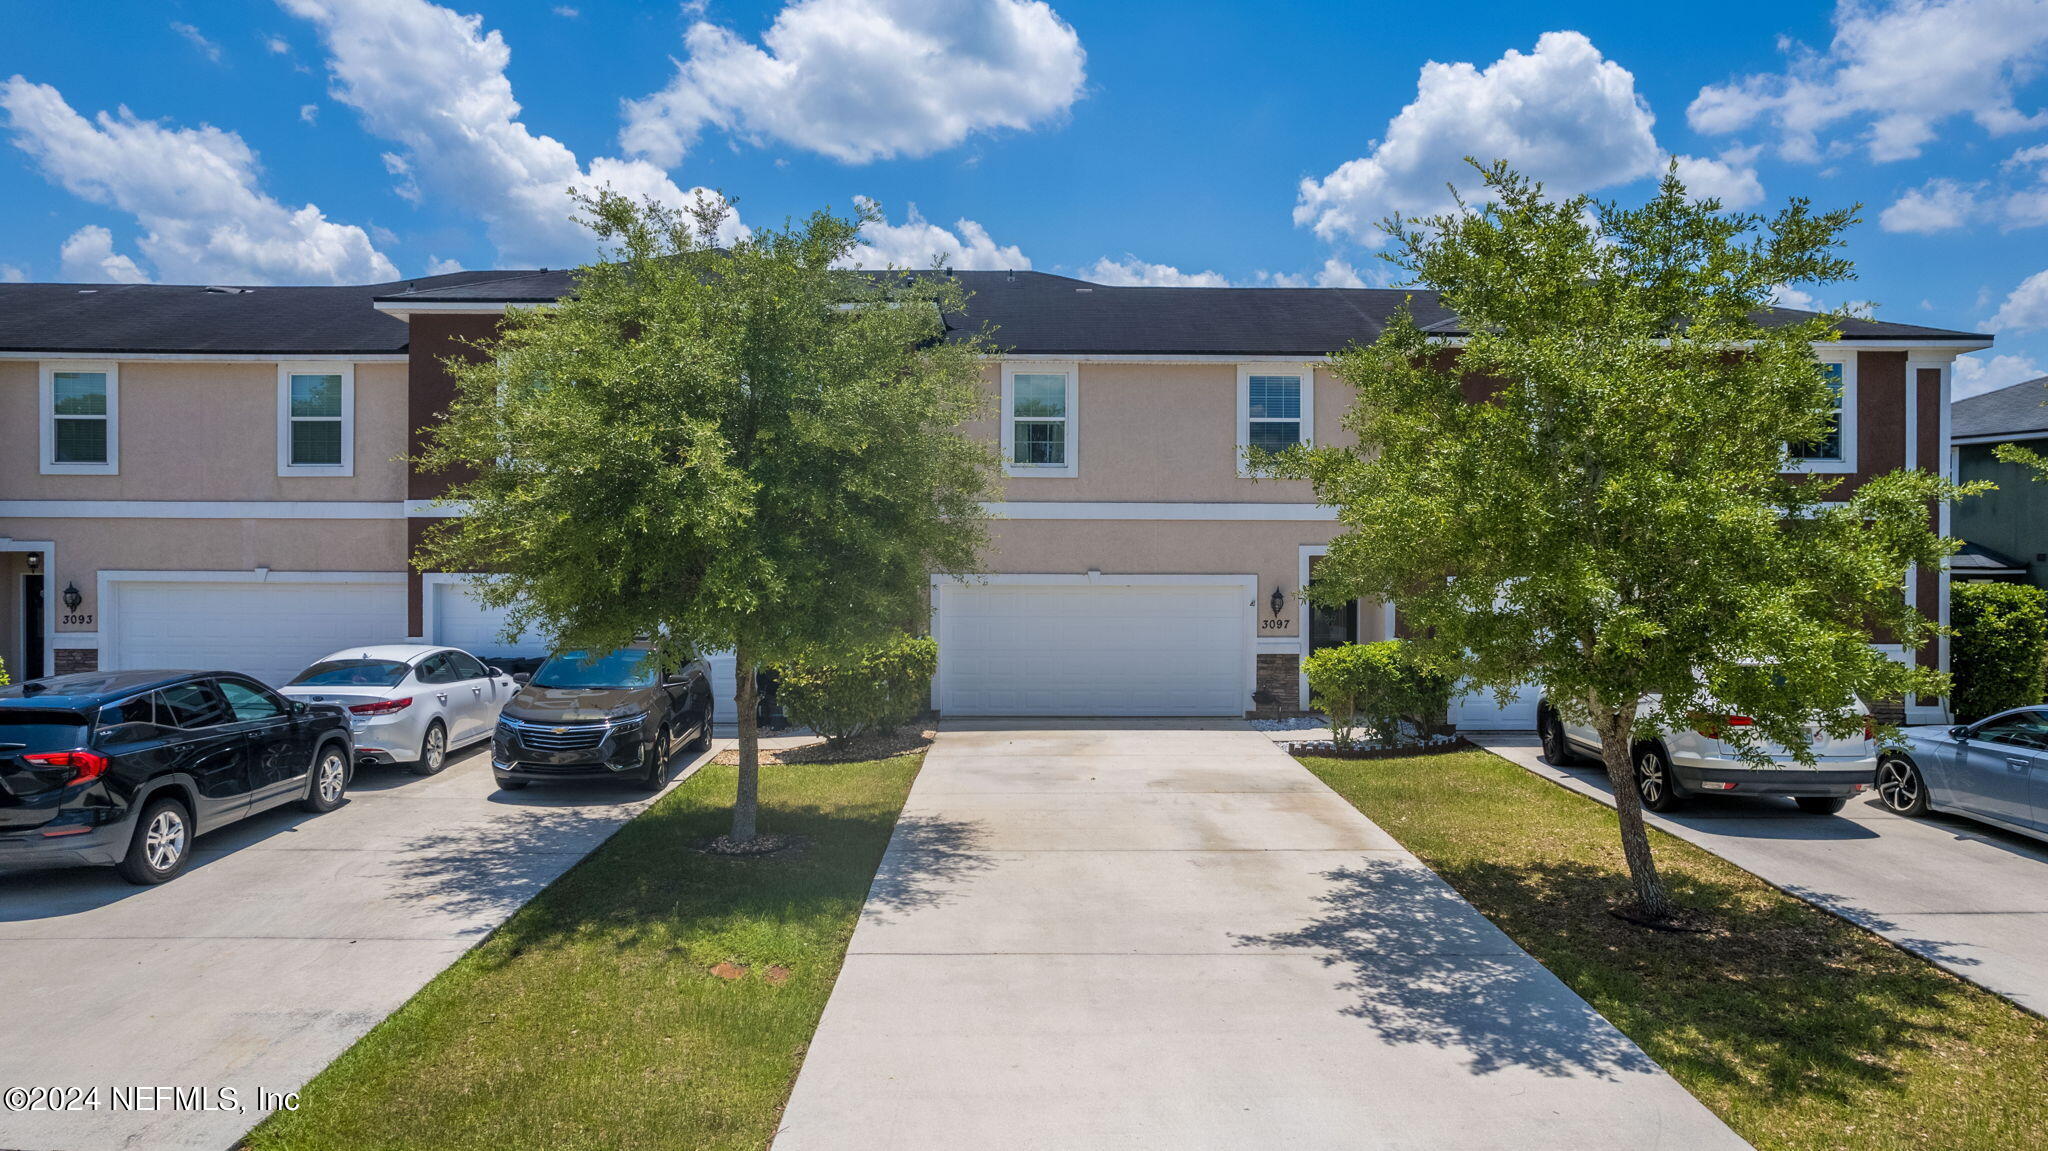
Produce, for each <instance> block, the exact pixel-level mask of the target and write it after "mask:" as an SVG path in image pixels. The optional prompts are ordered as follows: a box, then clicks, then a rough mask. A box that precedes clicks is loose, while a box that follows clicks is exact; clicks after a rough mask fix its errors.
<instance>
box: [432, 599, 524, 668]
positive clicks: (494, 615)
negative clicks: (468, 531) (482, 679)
mask: <svg viewBox="0 0 2048 1151" xmlns="http://www.w3.org/2000/svg"><path fill="white" fill-rule="evenodd" d="M427 594H428V595H429V596H430V597H432V600H433V619H434V622H433V635H432V642H434V643H445V644H447V645H448V646H449V647H459V648H461V649H462V650H464V651H466V652H469V653H470V654H472V655H475V656H477V657H479V658H481V659H483V660H485V661H486V662H488V661H490V660H493V659H499V658H503V657H506V656H544V655H546V654H548V645H547V644H546V643H545V642H544V641H543V640H542V639H541V637H540V636H539V635H536V634H534V633H532V632H525V633H522V634H520V635H518V636H516V637H514V638H512V639H510V640H507V639H504V638H502V637H503V635H504V632H505V615H506V612H505V609H503V608H493V607H485V606H484V605H483V604H481V603H478V602H477V601H476V598H475V597H473V596H471V595H470V594H469V585H468V584H466V583H431V584H428V585H427Z"/></svg>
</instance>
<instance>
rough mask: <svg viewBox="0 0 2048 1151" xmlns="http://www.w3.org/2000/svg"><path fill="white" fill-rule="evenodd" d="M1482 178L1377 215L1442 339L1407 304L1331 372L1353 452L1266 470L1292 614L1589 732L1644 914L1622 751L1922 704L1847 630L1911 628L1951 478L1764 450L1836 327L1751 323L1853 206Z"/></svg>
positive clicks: (1806, 271) (1746, 738)
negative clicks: (1397, 636) (1759, 204)
mask: <svg viewBox="0 0 2048 1151" xmlns="http://www.w3.org/2000/svg"><path fill="white" fill-rule="evenodd" d="M1475 167H1476V165H1475ZM1479 171H1480V174H1481V176H1482V177H1483V180H1484V183H1485V188H1486V191H1487V203H1486V204H1485V205H1483V206H1479V207H1472V206H1469V205H1467V204H1465V203H1463V202H1462V201H1461V202H1460V204H1459V207H1458V209H1457V210H1456V211H1454V212H1453V213H1450V214H1447V215H1444V216H1440V217H1436V218H1433V219H1429V220H1407V221H1400V220H1396V221H1390V222H1389V224H1388V227H1389V229H1390V231H1391V234H1392V236H1393V238H1394V245H1393V251H1392V252H1390V254H1389V257H1388V258H1389V259H1390V260H1391V261H1392V262H1393V263H1394V264H1395V265H1396V266H1397V267H1399V268H1401V269H1402V270H1403V271H1405V272H1406V273H1407V274H1408V275H1409V277H1411V279H1412V282H1413V283H1414V284H1415V285H1417V286H1418V287H1422V288H1428V289H1434V290H1436V291H1437V292H1439V293H1441V299H1442V303H1443V306H1444V307H1445V308H1446V309H1448V310H1449V311H1450V312H1451V313H1453V314H1455V315H1456V316H1457V317H1458V318H1459V320H1460V321H1461V323H1460V324H1459V329H1460V330H1461V331H1462V332H1464V333H1466V334H1465V335H1464V336H1463V337H1462V339H1461V340H1460V341H1459V342H1458V343H1456V344H1449V343H1447V342H1446V341H1445V340H1444V339H1443V337H1442V336H1441V335H1440V334H1436V333H1432V332H1431V331H1429V330H1426V329H1425V328H1423V327H1421V326H1419V325H1418V324H1417V322H1416V321H1415V320H1414V318H1413V317H1412V316H1411V315H1409V314H1407V312H1405V311H1404V313H1403V314H1402V315H1400V316H1399V317H1397V318H1396V319H1395V321H1394V322H1392V323H1391V324H1389V325H1388V327H1387V329H1386V331H1385V332H1384V333H1383V334H1382V335H1381V337H1380V338H1379V339H1378V340H1377V341H1375V342H1374V343H1373V344H1372V345H1370V346H1353V347H1351V348H1348V349H1345V350H1344V351H1343V352H1341V353H1339V354H1338V355H1337V356H1336V357H1335V358H1334V367H1335V370H1336V372H1337V374H1338V375H1339V376H1341V377H1342V378H1344V379H1345V380H1347V381H1348V382H1349V383H1350V384H1351V385H1352V386H1353V387H1354V388H1355V389H1356V390H1357V401H1356V404H1355V406H1354V407H1353V408H1352V410H1351V411H1350V413H1349V414H1348V415H1347V417H1346V419H1345V426H1346V427H1347V428H1349V429H1350V430H1351V431H1352V432H1354V433H1356V435H1357V439H1358V445H1357V446H1356V447H1355V448H1353V447H1318V448H1313V449H1306V450H1301V449H1297V450H1296V451H1295V452H1293V453H1291V454H1290V455H1289V456H1287V457H1283V458H1282V459H1281V460H1279V461H1278V462H1277V463H1278V466H1279V468H1280V470H1281V472H1282V473H1283V474H1287V475H1293V476H1297V477H1303V478H1307V479H1309V480H1312V481H1313V482H1314V484H1315V488H1316V492H1317V496H1318V498H1319V499H1320V500H1321V501H1322V502H1324V503H1327V504H1332V505H1335V506H1336V507H1337V508H1338V509H1339V519H1340V520H1341V522H1342V524H1343V526H1344V529H1345V531H1344V534H1343V535H1341V536H1340V537H1339V538H1337V539H1336V540H1335V541H1333V542H1332V544H1331V548H1330V554H1329V555H1328V556H1327V557H1326V558H1325V560H1324V561H1323V563H1322V564H1321V565H1320V566H1318V567H1317V569H1316V583H1315V595H1316V597H1317V598H1318V599H1320V600H1324V601H1326V602H1336V601H1342V600H1346V599H1349V598H1351V597H1354V596H1370V597H1378V598H1383V599H1388V600H1392V601H1393V602H1395V603H1396V604H1398V605H1399V606H1400V609H1401V610H1402V612H1403V613H1404V614H1405V615H1406V617H1407V620H1408V622H1409V625H1410V630H1411V632H1412V633H1413V634H1414V635H1415V636H1417V637H1418V638H1417V639H1416V641H1415V642H1416V644H1417V646H1418V648H1419V649H1421V650H1422V651H1424V652H1428V651H1429V650H1430V649H1434V650H1435V652H1436V653H1437V656H1438V658H1440V659H1445V660H1449V659H1453V658H1461V659H1462V660H1463V663H1462V664H1461V666H1462V667H1464V669H1465V671H1466V674H1467V675H1468V676H1469V677H1470V680H1471V682H1472V684H1473V685H1474V686H1475V687H1477V688H1481V689H1492V690H1495V691H1500V692H1505V691H1507V690H1510V689H1512V688H1515V687H1517V686H1519V685H1524V684H1529V683H1535V684H1539V685H1541V687H1542V689H1543V690H1544V692H1545V693H1546V695H1547V697H1548V698H1549V699H1550V701H1551V702H1552V704H1553V706H1554V707H1555V708H1556V709H1557V711H1558V712H1560V713H1562V714H1563V715H1564V716H1565V717H1567V718H1569V719H1575V720H1578V721H1589V722H1590V723H1591V725H1592V726H1593V728H1594V729H1595V730H1597V731H1598V732H1599V733H1600V737H1601V741H1602V744H1603V747H1604V755H1603V759H1604V762H1605V766H1606V769H1607V774H1608V778H1609V780H1610V781H1611V783H1612V784H1613V788H1614V792H1615V798H1616V807H1617V809H1618V811H1619V814H1620V824H1621V843H1622V848H1623V851H1624V854H1625V856H1626V858H1627V862H1628V867H1629V873H1630V876H1631V878H1632V880H1633V885H1634V891H1635V897H1636V900H1637V902H1638V904H1639V910H1640V911H1641V912H1643V913H1645V914H1648V915H1651V916H1659V917H1661V916H1665V915H1668V914H1669V913H1670V911H1671V903H1670V900H1669V897H1668V896H1667V894H1666V892H1665V890H1664V888H1663V886H1662V884H1661V883H1660V882H1659V881H1658V878H1657V871H1656V865H1655V861H1654V860H1653V859H1652V857H1651V854H1650V845H1649V839H1648V836H1647V835H1646V834H1645V831H1644V827H1643V817H1642V808H1641V797H1640V795H1639V793H1638V792H1637V790H1636V785H1635V780H1634V778H1633V765H1632V763H1631V754H1630V752H1631V743H1632V740H1633V739H1637V738H1645V737H1647V736H1649V735H1650V734H1651V733H1654V732H1656V731H1658V730H1660V729H1664V730H1668V729H1672V728H1676V727H1679V726H1692V725H1697V724H1701V723H1705V722H1711V720H1710V719H1707V718H1704V717H1710V716H1715V715H1725V714H1741V715H1747V716H1750V717H1753V718H1754V720H1755V721H1756V722H1755V726H1753V727H1737V728H1733V729H1731V730H1730V733H1729V738H1731V739H1733V740H1737V741H1739V742H1740V745H1741V746H1742V748H1743V750H1744V753H1745V755H1748V756H1750V757H1756V756H1757V755H1758V754H1759V753H1758V745H1759V743H1761V742H1762V741H1764V740H1769V741H1775V742H1778V743H1781V744H1784V745H1785V746H1787V747H1788V748H1790V749H1792V750H1793V751H1794V752H1795V753H1796V754H1798V755H1800V756H1802V757H1810V756H1811V745H1812V740H1813V737H1814V734H1815V733H1816V732H1818V731H1826V732H1829V733H1831V734H1844V733H1847V732H1850V731H1854V730H1857V729H1859V728H1860V727H1861V726H1862V724H1863V722H1864V719H1863V716H1862V714H1861V713H1860V710H1859V703H1858V700H1859V697H1860V698H1861V699H1864V700H1877V699H1888V698H1893V697H1897V696H1899V695H1901V694H1903V693H1905V692H1908V691H1916V692H1920V693H1923V694H1938V693H1939V692H1941V691H1942V689H1943V684H1942V682H1941V678H1940V677H1939V676H1937V675H1935V674H1933V673H1931V672H1928V671H1925V670H1922V669H1919V668H1917V667H1910V666H1908V665H1906V664H1902V663H1899V662H1897V661H1894V660H1892V659H1889V658H1887V657H1885V656H1884V655H1883V654H1881V653H1880V652H1878V651H1877V650H1875V649H1874V648H1873V647H1872V646H1871V638H1872V636H1873V635H1878V634H1888V635H1890V636H1891V637H1893V638H1895V639H1896V640H1898V641H1900V642H1903V643H1904V644H1905V645H1906V646H1907V647H1908V648H1909V649H1911V648H1917V647H1918V646H1920V645H1921V644H1922V643H1924V642H1925V641H1926V640H1927V639H1928V638H1929V637H1930V636H1931V635H1933V634H1934V632H1935V628H1934V625H1932V624H1931V623H1930V622H1929V621H1928V620H1927V619H1925V618H1924V617H1922V616H1921V615H1919V614H1918V613H1917V612H1915V611H1914V610H1913V609H1912V608H1911V607H1909V606H1908V605H1907V604H1906V603H1905V602H1904V598H1903V596H1902V595H1901V594H1900V589H1901V588H1902V587H1903V585H1904V579H1905V573H1906V569H1907V567H1908V565H1911V564H1922V565H1933V564H1936V563H1938V562H1940V560H1941V558H1942V556H1943V555H1944V554H1946V553H1947V552H1948V551H1949V550H1951V549H1952V546H1953V545H1952V544H1951V543H1950V542H1949V541H1945V540H1942V539H1939V538H1938V537H1936V536H1935V535H1934V533H1933V532H1932V531H1931V530H1930V526H1929V525H1930V510H1931V508H1932V506H1933V505H1934V503H1935V502H1936V501H1938V500H1941V499H1945V498H1949V497H1950V496H1951V495H1953V494H1955V493H1956V489H1954V488H1953V487H1952V486H1951V485H1949V484H1947V483H1946V482H1945V481H1944V480H1942V479H1941V478H1939V477H1937V476H1935V475H1934V474H1932V473H1929V472H1924V471H1910V472H1906V471H1902V472H1895V473H1892V474H1889V475H1884V476H1879V477H1876V478H1874V479H1871V480H1870V481H1868V482H1866V483H1864V484H1862V485H1861V486H1859V487H1857V488H1855V489H1854V490H1853V491H1847V492H1845V491H1842V490H1840V481H1839V479H1834V478H1829V477H1824V476H1813V475H1808V476H1797V477H1788V476H1786V475H1784V474H1783V473H1784V472H1785V469H1786V467H1787V455H1788V453H1787V445H1788V444H1796V443H1801V442H1812V441H1816V440H1819V439H1821V438H1823V437H1824V436H1825V435H1827V434H1828V433H1829V432H1830V431H1831V422H1832V419H1833V409H1834V397H1833V395H1832V394H1831V385H1830V382H1829V379H1828V377H1827V376H1826V375H1825V373H1824V370H1823V369H1822V368H1821V366H1820V365H1819V363H1818V361H1817V359H1816V357H1815V353H1814V347H1813V346H1814V344H1816V343H1825V342H1827V341H1829V340H1832V339H1835V338H1837V320H1838V317H1837V316H1831V315H1822V316H1814V317H1811V318H1801V317H1799V316H1796V315H1786V314H1784V313H1778V314H1777V315H1775V316H1772V315H1770V314H1769V313H1768V312H1767V311H1766V309H1767V308H1768V306H1769V303H1770V300H1771V298H1772V295H1773V293H1774V290H1775V289H1777V288H1779V287H1782V286H1786V285H1793V284H1810V283H1823V282H1828V281H1836V280H1841V279H1845V278H1847V277H1848V276H1849V275H1850V273H1851V267H1850V264H1849V263H1848V261H1847V260H1845V259H1844V258H1842V257H1841V255H1840V254H1839V248H1840V246H1841V242H1842V241H1841V235H1842V233H1843V231H1844V230H1845V229H1846V228H1847V227H1849V226H1850V225H1851V224H1852V223H1854V222H1855V217H1854V214H1853V212H1852V211H1836V212H1826V213H1816V212H1814V211H1812V210H1810V208H1809V206H1808V204H1807V203H1806V202H1805V201H1802V200H1794V201H1792V202H1791V203H1790V204H1789V205H1788V206H1787V207H1786V208H1785V209H1784V210H1783V211H1781V212H1779V213H1778V214H1776V215H1775V216H1773V217H1771V218H1769V219H1766V218H1764V217H1762V216H1758V215H1751V214H1742V213H1730V212H1723V211H1721V210H1719V209H1720V205H1719V204H1718V203H1717V202H1715V201H1714V200H1712V199H1706V200H1695V199H1693V198H1691V197H1690V196H1688V195H1687V193H1686V191H1685V189H1684V187H1683V186H1682V185H1681V184H1680V183H1679V181H1678V180H1677V178H1676V177H1675V175H1672V174H1667V175H1666V176H1665V178H1664V179H1663V181H1662V183H1661V185H1660V187H1659V188H1658V190H1657V193H1656V194H1655V196H1654V197H1652V198H1651V199H1650V200H1649V201H1648V202H1647V203H1645V204H1643V205H1641V206H1639V207H1633V208H1629V207H1623V206H1620V205H1617V204H1613V203H1604V202H1595V201H1593V200H1591V199H1589V198H1587V197H1583V196H1580V197H1573V198H1568V199H1554V198H1551V197H1549V196H1546V195H1545V194H1544V192H1543V189H1542V187H1541V186H1540V185H1538V184H1535V183H1533V182H1531V181H1529V180H1527V179H1525V178H1523V177H1521V176H1519V175H1517V174H1515V173H1514V172H1512V171H1510V170H1509V169H1508V168H1507V167H1506V166H1505V165H1504V164H1496V165H1495V166H1493V167H1491V168H1481V169H1479Z"/></svg>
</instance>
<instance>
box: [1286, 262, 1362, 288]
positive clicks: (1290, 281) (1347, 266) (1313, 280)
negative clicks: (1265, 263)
mask: <svg viewBox="0 0 2048 1151" xmlns="http://www.w3.org/2000/svg"><path fill="white" fill-rule="evenodd" d="M1258 279H1259V283H1261V284H1264V285H1266V286H1268V287H1274V288H1307V287H1317V288H1365V287H1371V286H1372V285H1370V284H1367V283H1366V282H1365V277H1364V276H1361V275H1359V274H1358V269H1357V268H1354V267H1352V266H1351V263H1350V261H1348V260H1342V259H1339V258H1338V257H1336V256H1331V257H1330V258H1329V259H1327V260H1324V261H1323V266H1322V267H1320V268H1317V269H1316V270H1315V272H1314V273H1313V274H1304V273H1300V272H1260V273H1259V276H1258Z"/></svg>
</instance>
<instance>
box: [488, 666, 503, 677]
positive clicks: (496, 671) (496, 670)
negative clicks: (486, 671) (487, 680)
mask: <svg viewBox="0 0 2048 1151" xmlns="http://www.w3.org/2000/svg"><path fill="white" fill-rule="evenodd" d="M490 672H491V678H492V679H503V678H504V677H505V669H504V668H502V667H497V666H495V665H494V666H492V667H491V669H490Z"/></svg>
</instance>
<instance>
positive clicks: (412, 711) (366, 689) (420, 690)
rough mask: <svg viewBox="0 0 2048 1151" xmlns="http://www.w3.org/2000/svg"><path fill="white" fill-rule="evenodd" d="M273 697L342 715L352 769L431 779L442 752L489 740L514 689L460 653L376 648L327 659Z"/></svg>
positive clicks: (442, 761)
mask: <svg viewBox="0 0 2048 1151" xmlns="http://www.w3.org/2000/svg"><path fill="white" fill-rule="evenodd" d="M279 690H280V691H281V692H282V693H283V694H284V695H286V696H289V697H291V698H292V699H303V700H306V701H308V702H310V703H334V704H340V705H341V706H342V707H344V708H347V709H348V723H349V727H350V728H351V729H352V730H353V731H354V732H355V737H356V761H357V762H359V763H402V764H405V765H407V766H409V767H411V768H412V770H413V771H414V772H416V773H418V774H420V775H433V774H434V773H435V772H438V771H440V770H441V769H442V768H443V767H445V766H446V765H447V763H448V753H449V752H452V751H456V750H459V749H461V748H463V747H467V746H468V745H470V744H472V743H478V742H481V741H483V740H487V739H489V738H491V732H492V731H493V730H494V729H495V728H496V727H497V723H498V712H499V710H500V709H501V708H503V707H504V706H505V701H506V700H509V699H511V698H512V693H513V692H515V691H518V690H519V685H518V684H517V683H515V682H513V679H512V677H511V675H509V674H507V673H506V672H504V671H501V670H499V669H498V668H495V667H486V666H484V663H483V661H482V660H479V659H478V658H476V657H475V656H473V655H471V654H469V653H468V652H466V651H463V650H461V649H460V648H452V647H436V646H433V645H431V644H378V645H375V646H372V647H352V648H345V649H343V650H341V651H338V652H335V653H334V654H332V655H329V656H327V657H326V658H324V659H322V660H320V661H319V662H318V663H315V664H314V665H313V666H312V667H309V668H307V669H306V670H304V671H302V672H300V673H299V674H298V675H297V676H295V677H294V678H293V679H292V681H291V682H290V683H288V684H286V685H285V686H284V687H282V688H280V689H279Z"/></svg>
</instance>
